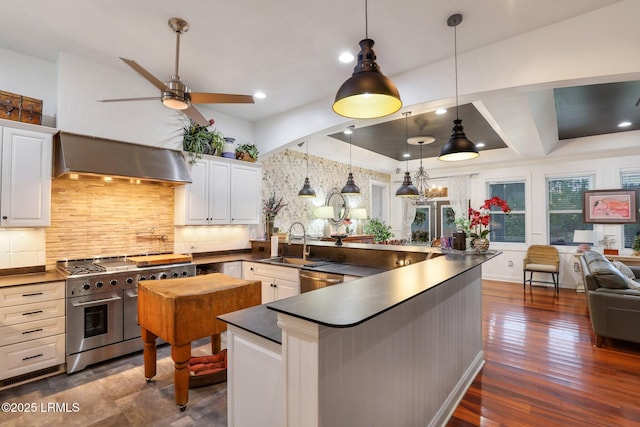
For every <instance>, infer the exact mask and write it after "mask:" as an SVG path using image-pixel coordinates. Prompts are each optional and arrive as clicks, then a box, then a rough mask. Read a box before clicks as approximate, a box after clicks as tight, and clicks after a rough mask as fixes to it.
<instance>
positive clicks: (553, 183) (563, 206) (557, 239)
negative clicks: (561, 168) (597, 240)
mask: <svg viewBox="0 0 640 427" xmlns="http://www.w3.org/2000/svg"><path fill="white" fill-rule="evenodd" d="M590 188H591V177H590V176H578V177H568V178H547V210H548V212H549V218H548V223H549V244H551V245H572V246H577V245H578V244H579V243H581V242H577V243H574V241H573V232H574V231H575V230H593V224H585V223H584V222H583V217H582V192H583V191H584V190H589V189H590ZM582 243H584V242H582Z"/></svg>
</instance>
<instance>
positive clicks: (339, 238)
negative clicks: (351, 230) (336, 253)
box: [331, 234, 348, 246]
mask: <svg viewBox="0 0 640 427" xmlns="http://www.w3.org/2000/svg"><path fill="white" fill-rule="evenodd" d="M347 236H348V235H347V234H334V235H332V236H331V237H333V238H334V239H336V246H342V245H343V243H342V239H344V238H345V237H347Z"/></svg>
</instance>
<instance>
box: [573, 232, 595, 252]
mask: <svg viewBox="0 0 640 427" xmlns="http://www.w3.org/2000/svg"><path fill="white" fill-rule="evenodd" d="M595 241H596V233H595V231H593V230H575V231H574V232H573V243H579V245H578V252H584V251H588V250H591V243H593V242H595Z"/></svg>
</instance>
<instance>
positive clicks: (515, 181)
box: [485, 177, 528, 245]
mask: <svg viewBox="0 0 640 427" xmlns="http://www.w3.org/2000/svg"><path fill="white" fill-rule="evenodd" d="M527 183H528V180H527V179H526V178H524V177H523V178H508V179H507V178H505V179H492V180H487V181H485V185H486V190H485V191H486V194H487V197H486V199H489V198H491V197H492V196H491V194H492V192H491V186H493V185H505V184H522V186H523V192H524V208H523V209H522V210H512V211H511V212H510V213H509V215H512V214H515V215H522V217H523V223H522V227H523V228H522V233H523V234H522V240H521V241H517V242H516V241H508V240H495V238H494V236H491V237H490V238H489V240H490V241H491V242H492V244H493V243H497V244H500V245H503V244H505V245H522V244H526V243H527V221H528V218H527V195H528V190H527ZM507 203H509V201H508V200H507ZM509 206H510V207H511V204H509ZM494 209H496V208H493V207H492V210H491V216H492V218H493V216H494V215H507V214H505V213H504V212H502V211H500V210H494ZM512 209H513V208H512ZM503 222H504V221H503Z"/></svg>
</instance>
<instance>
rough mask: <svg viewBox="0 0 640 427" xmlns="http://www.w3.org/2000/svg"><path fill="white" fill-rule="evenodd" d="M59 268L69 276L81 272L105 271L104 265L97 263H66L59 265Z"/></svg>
mask: <svg viewBox="0 0 640 427" xmlns="http://www.w3.org/2000/svg"><path fill="white" fill-rule="evenodd" d="M60 270H61V271H62V272H63V273H65V274H67V275H69V276H78V275H81V274H92V273H102V272H104V271H107V270H106V269H105V268H104V267H102V266H101V265H97V264H80V265H68V266H63V267H60Z"/></svg>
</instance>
